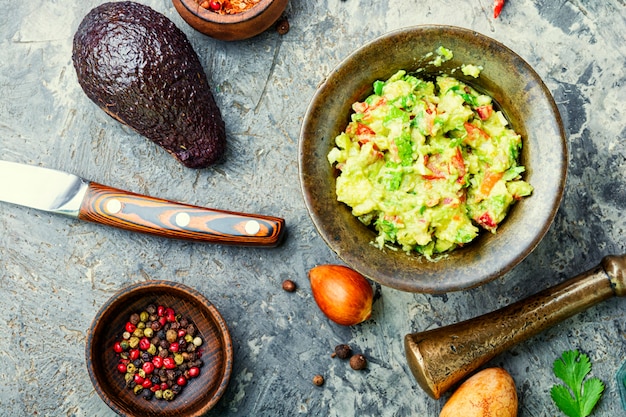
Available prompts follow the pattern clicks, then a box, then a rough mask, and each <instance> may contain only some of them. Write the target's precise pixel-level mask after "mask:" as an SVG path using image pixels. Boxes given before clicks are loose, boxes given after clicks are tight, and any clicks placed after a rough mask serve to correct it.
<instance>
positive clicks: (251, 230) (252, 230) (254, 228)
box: [245, 220, 261, 235]
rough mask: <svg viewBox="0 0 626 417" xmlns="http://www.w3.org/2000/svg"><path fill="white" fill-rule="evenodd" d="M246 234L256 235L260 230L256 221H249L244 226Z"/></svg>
mask: <svg viewBox="0 0 626 417" xmlns="http://www.w3.org/2000/svg"><path fill="white" fill-rule="evenodd" d="M245 229H246V233H247V234H249V235H256V234H257V233H259V230H261V225H260V224H259V222H257V221H256V220H250V221H248V222H247V223H246V226H245Z"/></svg>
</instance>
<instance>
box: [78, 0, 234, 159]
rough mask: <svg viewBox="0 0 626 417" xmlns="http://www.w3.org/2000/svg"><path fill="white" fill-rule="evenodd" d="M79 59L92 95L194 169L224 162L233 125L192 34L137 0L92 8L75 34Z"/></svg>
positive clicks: (82, 77)
mask: <svg viewBox="0 0 626 417" xmlns="http://www.w3.org/2000/svg"><path fill="white" fill-rule="evenodd" d="M72 61H73V63H74V68H75V69H76V73H77V76H78V82H79V84H80V86H81V87H82V89H83V91H84V92H85V93H86V94H87V96H88V97H89V98H90V99H91V100H92V101H93V102H95V103H96V104H97V105H98V106H99V107H100V108H101V109H103V110H104V111H105V112H107V113H108V114H109V115H110V116H112V117H113V118H115V119H116V120H118V121H120V122H122V123H124V124H126V125H128V126H130V127H131V128H133V129H134V130H135V131H137V132H138V133H140V134H141V135H143V136H145V137H147V138H148V139H150V140H152V141H153V142H155V143H156V144H158V145H160V146H162V147H163V148H164V149H165V150H167V151H168V152H169V153H170V154H172V155H173V156H174V157H175V158H176V159H178V160H179V161H180V162H181V163H183V164H184V165H185V166H187V167H189V168H205V167H207V166H209V165H211V164H213V163H215V162H217V161H218V160H219V159H220V158H221V156H222V155H223V153H224V151H225V148H226V131H225V126H224V121H223V119H222V116H221V113H220V109H219V108H218V106H217V104H216V103H215V99H214V97H213V94H212V93H211V89H210V86H209V83H208V81H207V77H206V74H205V72H204V70H203V68H202V65H201V64H200V60H199V59H198V55H197V54H196V52H195V51H194V49H193V47H192V46H191V44H190V43H189V40H188V39H187V36H185V34H184V33H183V32H182V31H181V30H180V29H179V28H178V27H176V25H174V23H173V22H172V21H171V20H169V19H168V18H167V17H165V16H164V15H162V14H161V13H159V12H157V11H155V10H153V9H151V8H150V7H148V6H145V5H141V4H138V3H135V2H130V1H126V2H115V3H104V4H102V5H100V6H97V7H95V8H94V9H92V10H91V11H90V12H89V13H88V14H87V15H86V16H85V18H84V19H83V20H82V22H81V23H80V25H79V26H78V29H77V31H76V34H75V35H74V42H73V52H72Z"/></svg>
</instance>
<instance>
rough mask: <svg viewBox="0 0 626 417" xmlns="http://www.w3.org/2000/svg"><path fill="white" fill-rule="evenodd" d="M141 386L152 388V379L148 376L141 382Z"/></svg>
mask: <svg viewBox="0 0 626 417" xmlns="http://www.w3.org/2000/svg"><path fill="white" fill-rule="evenodd" d="M141 386H142V387H144V388H150V387H151V386H152V381H150V379H148V378H146V379H144V380H143V382H142V383H141Z"/></svg>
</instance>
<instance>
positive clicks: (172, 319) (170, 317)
mask: <svg viewBox="0 0 626 417" xmlns="http://www.w3.org/2000/svg"><path fill="white" fill-rule="evenodd" d="M165 318H166V319H167V321H168V322H170V323H174V322H175V321H176V314H175V313H174V312H173V311H172V312H171V313H169V314H166V315H165Z"/></svg>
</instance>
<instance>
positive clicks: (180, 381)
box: [176, 376, 187, 387]
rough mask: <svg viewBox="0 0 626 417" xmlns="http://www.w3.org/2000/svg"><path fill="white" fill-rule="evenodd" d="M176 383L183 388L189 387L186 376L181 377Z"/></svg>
mask: <svg viewBox="0 0 626 417" xmlns="http://www.w3.org/2000/svg"><path fill="white" fill-rule="evenodd" d="M176 383H177V384H178V385H180V386H181V387H184V386H185V385H187V378H185V377H184V376H179V377H178V379H176Z"/></svg>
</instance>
